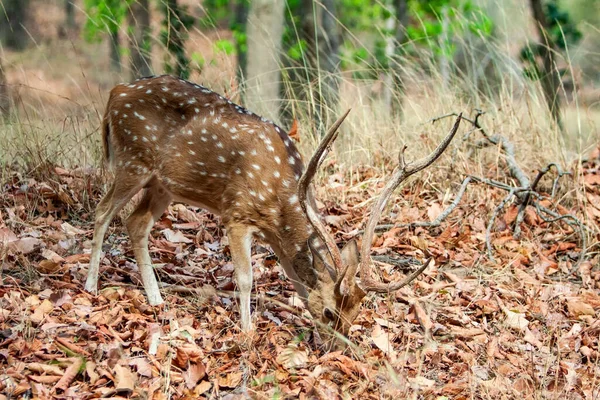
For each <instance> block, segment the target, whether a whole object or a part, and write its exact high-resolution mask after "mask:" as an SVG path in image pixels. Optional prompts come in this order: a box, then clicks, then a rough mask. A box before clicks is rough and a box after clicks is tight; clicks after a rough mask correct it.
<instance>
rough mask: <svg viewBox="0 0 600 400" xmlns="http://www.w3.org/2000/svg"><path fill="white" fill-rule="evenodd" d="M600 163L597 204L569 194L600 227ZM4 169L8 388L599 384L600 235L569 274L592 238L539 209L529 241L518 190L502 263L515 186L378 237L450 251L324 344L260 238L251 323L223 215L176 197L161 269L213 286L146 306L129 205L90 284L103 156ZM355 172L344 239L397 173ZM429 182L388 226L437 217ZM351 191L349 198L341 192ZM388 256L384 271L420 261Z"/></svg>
mask: <svg viewBox="0 0 600 400" xmlns="http://www.w3.org/2000/svg"><path fill="white" fill-rule="evenodd" d="M329 167H330V168H332V165H329ZM599 167H600V157H599V152H598V151H596V152H595V153H594V154H593V155H592V157H590V159H589V160H588V161H587V162H586V163H584V165H583V169H582V170H581V186H582V190H581V191H580V193H583V194H581V196H584V197H585V200H586V201H585V204H587V206H586V207H585V208H584V209H568V208H565V207H563V210H562V211H561V213H562V214H566V213H573V214H576V215H578V216H580V217H581V218H582V219H585V220H586V221H592V222H593V224H595V226H597V224H598V223H599V222H600V179H599V178H598V176H599V175H598V168H599ZM334 172H335V171H334ZM6 176H8V178H7V180H6V182H5V183H4V192H3V196H2V199H1V204H0V205H1V207H2V208H1V209H0V213H1V216H2V219H1V221H2V222H1V225H0V259H1V261H2V269H3V271H2V280H3V282H2V283H3V285H2V286H1V287H0V344H1V345H0V393H2V394H0V399H9V398H10V399H14V398H37V399H53V398H56V399H89V398H100V397H102V398H138V399H168V398H171V399H196V398H227V399H238V398H248V397H249V398H323V399H335V398H348V399H356V398H359V397H361V398H373V399H378V398H439V399H450V398H452V399H463V398H464V399H473V398H483V399H487V398H506V399H512V398H520V399H521V398H566V399H592V398H598V397H599V396H600V365H599V360H600V358H599V357H600V349H599V347H598V339H599V336H600V321H599V320H598V318H597V316H598V313H599V312H600V295H599V291H598V289H599V288H600V284H599V283H598V282H599V281H600V269H599V268H598V264H599V261H600V256H598V252H597V248H590V252H589V256H588V259H587V261H585V262H584V263H582V264H581V265H580V267H579V269H578V271H577V272H576V274H574V275H569V271H571V269H572V267H573V265H574V263H575V260H576V257H577V256H578V255H579V251H580V250H581V243H580V240H579V239H578V237H577V235H575V234H574V232H573V230H572V229H570V228H569V227H568V226H561V225H556V224H549V223H546V222H544V221H543V220H542V219H540V218H539V216H538V215H537V214H536V213H535V212H534V211H533V210H527V212H526V213H525V219H524V221H523V223H522V227H521V228H522V235H521V237H520V239H519V240H516V239H515V238H514V237H513V235H512V230H511V228H510V226H511V224H512V223H513V222H514V221H515V218H516V216H517V213H518V205H509V206H507V207H506V208H505V209H504V210H502V213H501V214H500V216H499V217H498V218H497V219H496V222H495V224H494V227H493V232H492V246H493V249H494V252H495V253H494V258H495V262H492V261H490V260H489V259H488V257H487V254H486V243H485V241H486V239H485V236H486V224H487V221H488V220H489V215H490V213H491V212H492V209H493V207H494V206H493V205H491V204H492V203H494V204H497V203H498V202H500V201H501V199H502V198H503V196H504V195H505V193H503V192H502V191H501V190H497V189H493V188H488V190H487V191H485V193H486V196H483V197H482V196H476V195H472V196H468V197H465V198H464V199H462V201H461V203H460V205H459V207H457V208H456V209H455V210H454V211H453V213H452V214H451V216H450V217H448V219H446V220H445V221H444V222H443V223H442V224H441V225H440V226H439V227H435V228H430V229H425V228H414V229H409V228H406V227H397V228H392V229H390V230H388V231H385V232H383V233H381V234H379V235H378V236H376V238H375V243H374V245H373V255H380V256H393V257H396V256H398V255H401V256H403V257H408V258H409V259H410V258H414V259H423V258H424V253H428V254H431V255H433V256H434V259H435V266H434V267H430V268H429V269H428V270H427V271H426V272H425V273H424V274H423V275H422V276H421V277H420V278H419V279H418V280H417V281H415V282H413V284H411V285H410V287H406V288H404V289H402V290H401V291H399V292H398V293H392V294H389V295H387V296H381V295H371V296H369V297H368V298H367V301H366V302H365V303H364V304H363V307H362V312H361V313H360V316H359V318H358V319H357V321H356V322H355V325H354V326H353V327H352V329H351V332H350V341H351V342H352V345H351V346H350V347H349V348H348V349H347V350H346V351H345V352H333V353H323V352H321V351H320V350H318V349H316V348H315V347H314V346H313V344H312V340H311V337H312V329H313V325H312V323H311V321H310V318H309V315H308V314H307V312H306V311H305V310H304V309H303V308H302V304H301V302H299V300H298V298H297V296H296V295H295V293H294V291H293V288H292V285H291V284H290V282H289V281H288V280H287V279H286V278H285V276H284V274H283V272H282V270H281V268H280V267H279V266H278V264H277V261H276V259H275V257H274V256H273V255H272V254H271V252H270V251H269V249H268V248H266V247H262V246H260V245H258V246H257V247H256V250H255V252H254V253H253V264H254V273H255V276H254V279H255V285H254V286H255V287H254V292H255V293H256V294H257V295H256V298H255V300H256V301H255V302H254V303H253V307H254V325H255V328H256V332H255V333H254V334H253V335H250V336H249V337H246V336H243V335H241V334H240V333H239V318H238V311H237V305H236V301H235V298H234V297H230V296H225V295H223V293H224V292H226V291H232V290H235V283H234V281H233V265H232V263H231V259H230V257H229V250H228V245H227V240H226V238H225V237H224V232H223V231H222V230H221V227H220V224H219V220H218V219H217V218H215V217H214V216H213V215H211V214H209V213H206V212H204V211H202V210H199V209H195V208H193V207H187V206H185V205H181V204H173V205H171V206H170V207H169V209H168V212H166V213H165V215H163V217H162V218H161V219H160V221H158V222H157V224H156V225H155V226H154V228H153V230H152V233H151V239H150V250H151V254H152V257H153V259H154V262H155V264H156V265H155V266H156V268H155V269H156V273H157V275H158V277H159V279H160V281H161V282H162V283H163V284H165V285H166V286H168V285H178V286H186V287H189V288H204V289H202V290H201V291H200V292H199V294H198V293H196V294H188V295H184V294H181V293H177V292H174V291H170V290H169V289H168V288H164V289H163V293H164V295H165V299H166V304H165V305H164V306H161V307H151V306H149V305H148V304H147V301H146V299H145V297H144V294H143V291H142V289H141V282H140V279H139V276H138V271H137V267H136V265H135V261H134V259H133V253H132V251H131V247H130V242H129V238H128V236H127V234H126V231H125V229H124V227H123V226H122V223H121V221H120V220H119V219H118V218H117V221H115V222H114V223H113V225H112V226H111V229H110V230H109V233H108V237H107V239H106V241H105V244H104V251H105V254H106V256H105V258H104V259H103V264H102V266H101V278H100V285H101V291H100V295H98V296H92V295H90V294H88V293H86V292H84V291H83V290H82V289H83V282H84V279H85V274H86V270H87V262H88V261H89V249H90V240H91V234H92V231H93V226H92V224H91V221H93V213H92V212H90V210H91V209H92V208H93V207H90V206H89V205H90V204H95V203H96V202H97V200H98V195H99V190H98V189H97V187H98V185H95V184H93V181H94V179H93V178H90V173H89V171H82V170H73V171H67V170H64V169H60V168H53V169H52V173H51V174H46V175H45V176H46V178H40V179H37V180H36V179H31V178H24V177H22V176H21V175H19V174H18V173H10V172H9V173H8V174H7V175H6ZM358 176H359V180H360V181H362V183H361V182H359V183H360V184H358V185H353V186H352V187H350V188H348V187H346V186H345V185H344V184H343V181H344V175H343V174H342V173H341V172H339V171H337V172H336V173H333V174H332V175H331V176H330V181H331V182H330V183H331V184H330V185H328V188H326V189H323V190H322V192H321V193H320V194H319V197H320V198H321V199H329V200H323V203H322V204H320V206H321V209H322V211H323V214H324V215H325V216H326V217H325V218H326V222H327V223H328V224H329V226H330V228H331V230H332V231H334V232H335V233H336V238H337V239H338V241H340V242H343V241H346V240H348V239H349V238H350V237H353V236H356V233H357V232H358V231H359V230H360V229H362V225H361V224H362V223H363V222H364V220H366V216H365V212H367V210H368V205H369V204H370V199H371V198H372V197H373V196H374V195H375V194H376V193H377V192H378V191H379V190H380V189H381V186H382V183H381V180H380V179H377V174H376V172H374V171H373V170H370V169H368V168H365V169H364V170H363V171H359V174H358ZM424 188H425V184H424V183H423V182H421V181H416V182H415V183H414V184H412V185H411V186H410V187H406V188H404V189H401V190H400V192H401V193H398V194H397V196H396V199H397V200H396V201H395V204H394V205H393V206H392V207H388V208H390V211H389V212H388V214H387V216H386V217H385V220H384V221H382V223H391V224H397V225H401V224H406V223H411V222H415V221H419V220H425V221H432V220H434V219H435V218H436V217H437V216H438V215H439V214H440V213H441V212H442V210H443V208H444V205H447V203H448V200H447V199H444V196H443V195H438V194H437V193H436V192H434V191H427V190H425V189H424ZM340 193H344V196H343V197H344V198H345V201H344V204H340V203H338V202H337V201H336V200H335V199H339V198H341V196H339V194H340ZM423 193H424V194H423ZM478 193H479V192H478ZM594 239H595V240H593V241H592V243H597V242H598V234H597V232H596V233H595V237H594ZM594 250H595V251H594ZM375 265H376V266H377V267H378V271H379V273H380V278H381V279H384V280H388V279H397V278H399V277H400V276H401V275H402V274H403V273H405V274H407V273H409V272H410V271H411V268H412V267H411V264H410V263H405V265H406V267H402V268H400V267H394V266H392V265H389V264H385V263H381V262H375ZM403 268H404V269H403ZM215 289H216V290H218V291H219V292H216V291H215Z"/></svg>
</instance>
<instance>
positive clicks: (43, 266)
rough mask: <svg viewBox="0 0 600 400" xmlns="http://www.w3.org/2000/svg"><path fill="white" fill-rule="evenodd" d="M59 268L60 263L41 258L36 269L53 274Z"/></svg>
mask: <svg viewBox="0 0 600 400" xmlns="http://www.w3.org/2000/svg"><path fill="white" fill-rule="evenodd" d="M59 270H60V264H59V263H57V262H55V261H52V260H42V261H40V263H39V264H38V271H40V272H41V273H43V274H54V273H56V272H57V271H59Z"/></svg>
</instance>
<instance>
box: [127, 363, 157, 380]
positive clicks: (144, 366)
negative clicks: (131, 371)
mask: <svg viewBox="0 0 600 400" xmlns="http://www.w3.org/2000/svg"><path fill="white" fill-rule="evenodd" d="M128 364H129V366H131V367H135V370H136V371H137V373H138V374H139V375H140V376H143V377H145V378H152V365H151V364H150V362H148V360H147V359H146V358H134V359H132V360H129V363H128Z"/></svg>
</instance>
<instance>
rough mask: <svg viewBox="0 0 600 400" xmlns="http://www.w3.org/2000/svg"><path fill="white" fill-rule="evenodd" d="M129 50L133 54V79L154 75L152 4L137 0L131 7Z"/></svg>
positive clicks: (145, 0)
mask: <svg viewBox="0 0 600 400" xmlns="http://www.w3.org/2000/svg"><path fill="white" fill-rule="evenodd" d="M128 19H129V27H130V30H131V33H130V36H129V49H130V52H131V78H132V79H136V78H139V77H142V76H150V75H152V58H151V53H150V49H151V43H150V39H151V35H152V30H151V28H150V4H149V2H148V0H137V1H134V2H133V3H131V5H130V6H129V14H128Z"/></svg>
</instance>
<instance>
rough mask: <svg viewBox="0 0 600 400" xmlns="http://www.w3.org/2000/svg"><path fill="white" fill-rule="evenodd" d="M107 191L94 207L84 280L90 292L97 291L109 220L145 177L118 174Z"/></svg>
mask: <svg viewBox="0 0 600 400" xmlns="http://www.w3.org/2000/svg"><path fill="white" fill-rule="evenodd" d="M118 178H119V179H116V180H115V181H114V182H113V183H112V185H111V186H110V188H109V189H108V192H106V194H105V195H104V197H103V198H102V200H100V203H98V206H97V207H96V217H95V222H94V238H93V239H92V255H91V256H90V264H89V268H88V275H87V280H86V281H85V290H87V291H88V292H90V293H97V292H98V273H99V272H100V257H101V256H102V242H103V241H104V235H105V234H106V230H107V229H108V225H110V221H112V219H113V218H114V217H115V215H117V213H118V212H119V211H120V210H121V209H122V208H123V207H124V206H125V204H127V202H129V200H131V198H132V197H133V196H134V195H135V194H136V193H137V192H139V191H140V189H141V188H142V187H143V186H144V183H145V182H146V181H147V178H146V179H140V177H139V176H136V177H135V179H134V177H131V176H119V177H118Z"/></svg>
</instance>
